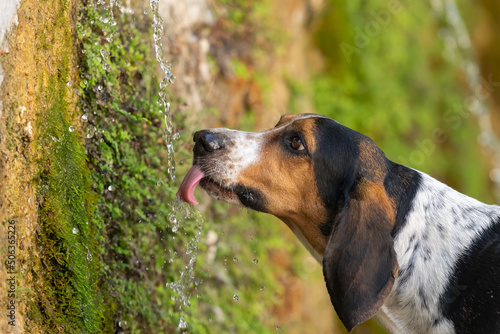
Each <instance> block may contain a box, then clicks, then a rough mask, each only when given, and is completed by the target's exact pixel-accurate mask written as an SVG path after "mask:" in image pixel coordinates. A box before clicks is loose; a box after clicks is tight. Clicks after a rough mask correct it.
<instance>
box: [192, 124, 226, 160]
mask: <svg viewBox="0 0 500 334" xmlns="http://www.w3.org/2000/svg"><path fill="white" fill-rule="evenodd" d="M193 141H194V142H195V145H194V152H195V153H196V154H198V155H205V154H209V153H212V152H215V151H218V150H221V149H223V148H224V146H225V145H224V140H223V138H221V136H220V135H218V134H217V133H214V132H211V131H210V130H201V131H197V132H195V133H194V136H193Z"/></svg>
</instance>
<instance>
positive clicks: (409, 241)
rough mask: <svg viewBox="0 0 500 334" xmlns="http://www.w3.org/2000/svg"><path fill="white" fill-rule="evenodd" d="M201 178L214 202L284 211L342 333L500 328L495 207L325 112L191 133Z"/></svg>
mask: <svg viewBox="0 0 500 334" xmlns="http://www.w3.org/2000/svg"><path fill="white" fill-rule="evenodd" d="M194 142H195V145H194V149H193V153H194V154H193V167H192V168H191V169H190V170H189V172H188V173H187V175H186V177H185V179H184V180H183V182H182V184H181V186H180V188H179V191H178V194H177V196H178V198H179V199H181V200H184V201H186V202H188V203H191V204H195V205H197V204H198V203H197V202H196V199H195V197H194V190H195V188H196V186H197V185H198V184H199V185H200V186H201V187H202V188H203V189H204V190H205V191H206V192H208V194H210V195H211V196H213V197H215V198H216V199H218V200H222V201H226V202H229V203H235V204H238V205H243V206H244V207H247V208H250V209H253V210H257V211H261V212H265V213H270V214H272V215H274V216H276V217H278V218H279V219H280V220H282V221H283V222H284V223H285V224H286V225H287V226H288V227H289V228H290V229H291V230H292V231H293V233H294V234H295V235H296V236H297V237H298V239H299V240H300V241H301V242H302V243H303V244H304V246H305V247H306V248H307V249H308V250H309V251H310V253H311V254H312V255H313V256H314V257H315V258H316V259H317V260H318V261H319V262H320V263H322V264H323V274H324V279H325V282H326V287H327V290H328V293H329V295H330V299H331V302H332V304H333V306H334V308H335V311H336V312H337V314H338V316H339V318H340V320H341V321H342V323H343V324H344V325H345V327H346V328H347V330H348V331H352V329H353V328H354V327H355V326H357V325H358V324H360V323H362V322H364V321H366V320H368V319H370V318H372V317H375V318H376V320H377V321H378V322H379V323H380V324H381V325H382V326H383V327H384V328H385V329H386V330H387V331H389V332H390V333H404V334H410V333H417V334H422V333H436V334H437V333H439V334H447V333H500V223H499V219H500V207H499V206H495V205H487V204H483V203H481V202H479V201H477V200H475V199H473V198H470V197H467V196H465V195H463V194H461V193H459V192H457V191H455V190H453V189H452V188H450V187H448V186H446V185H445V184H443V183H441V182H439V181H437V180H435V179H433V178H432V177H430V176H428V175H427V174H424V173H422V172H419V171H417V170H414V169H411V168H409V167H405V166H403V165H400V164H397V163H394V162H392V161H390V160H389V159H387V158H386V156H385V154H384V153H383V152H382V150H381V149H380V148H379V147H378V146H377V145H376V144H375V143H374V142H373V141H372V140H371V139H370V138H368V137H366V136H365V135H363V134H361V133H359V132H356V131H354V130H351V129H349V128H347V127H345V126H343V125H341V124H340V123H338V122H336V121H335V120H332V119H330V118H327V117H324V116H321V115H315V114H302V115H289V114H287V115H283V116H282V117H281V119H280V121H279V122H278V124H277V125H276V126H275V127H274V128H272V129H270V130H267V131H264V132H260V133H248V132H242V131H236V130H229V129H209V130H202V131H198V132H196V133H195V134H194Z"/></svg>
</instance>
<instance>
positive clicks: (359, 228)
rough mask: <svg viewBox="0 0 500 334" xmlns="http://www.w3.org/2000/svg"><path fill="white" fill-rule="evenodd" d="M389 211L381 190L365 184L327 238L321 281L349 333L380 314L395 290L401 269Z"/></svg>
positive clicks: (391, 215)
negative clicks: (394, 285)
mask: <svg viewBox="0 0 500 334" xmlns="http://www.w3.org/2000/svg"><path fill="white" fill-rule="evenodd" d="M393 211H394V210H393V207H392V205H391V202H390V200H389V198H388V196H387V194H386V193H385V191H384V190H383V188H382V187H381V186H379V185H378V184H376V183H374V182H369V181H365V182H364V183H363V184H361V185H358V186H357V188H356V189H355V191H353V192H352V193H351V195H350V199H349V200H348V201H347V202H346V205H345V207H344V208H343V211H342V212H341V213H340V215H339V217H338V218H337V221H336V222H335V224H334V227H333V229H332V232H331V234H330V238H329V240H328V244H327V246H326V250H325V253H324V256H323V275H324V278H325V282H326V286H327V289H328V293H329V294H330V299H331V301H332V304H333V306H334V307H335V310H336V312H337V315H338V316H339V318H340V320H341V321H342V322H343V323H344V325H345V326H346V328H347V330H348V331H351V330H352V329H353V328H354V327H355V326H356V325H358V324H360V323H362V322H364V321H366V320H368V319H369V318H371V317H373V316H374V315H375V314H376V313H377V312H378V310H379V309H380V308H381V307H382V305H383V304H384V302H385V300H386V298H387V296H388V295H389V293H390V291H391V289H392V286H393V284H394V280H395V278H396V276H397V273H398V269H399V266H398V262H397V258H396V253H395V251H394V248H393V239H392V237H391V230H392V223H393V220H394V213H393Z"/></svg>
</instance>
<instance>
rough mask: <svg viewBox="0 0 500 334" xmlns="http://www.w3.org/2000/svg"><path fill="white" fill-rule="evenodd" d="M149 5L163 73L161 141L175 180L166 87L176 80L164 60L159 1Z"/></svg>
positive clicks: (160, 98) (171, 178)
mask: <svg viewBox="0 0 500 334" xmlns="http://www.w3.org/2000/svg"><path fill="white" fill-rule="evenodd" d="M149 5H150V7H151V10H152V12H153V39H154V45H155V52H156V60H157V61H158V64H159V65H160V67H161V70H162V71H163V74H164V77H163V79H162V81H161V83H160V92H159V93H158V94H159V101H158V103H159V104H161V105H162V106H163V110H164V117H165V132H164V133H163V140H164V141H165V144H166V145H167V154H168V166H167V172H168V175H169V177H170V180H172V181H174V180H175V161H174V145H173V143H174V124H173V122H172V115H171V113H170V101H168V98H167V86H168V85H169V84H171V83H173V82H174V80H175V79H176V78H175V76H174V75H173V73H172V64H170V62H169V61H168V60H167V59H166V58H165V54H164V52H163V46H162V41H161V38H162V36H163V20H162V18H161V16H160V14H159V5H160V0H150V2H149Z"/></svg>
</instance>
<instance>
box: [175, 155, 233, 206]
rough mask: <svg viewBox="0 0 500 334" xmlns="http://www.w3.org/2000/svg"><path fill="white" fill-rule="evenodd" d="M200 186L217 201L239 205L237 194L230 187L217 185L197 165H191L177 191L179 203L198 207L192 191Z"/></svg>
mask: <svg viewBox="0 0 500 334" xmlns="http://www.w3.org/2000/svg"><path fill="white" fill-rule="evenodd" d="M198 185H200V186H201V187H202V188H203V189H204V190H205V191H206V192H207V193H208V194H209V195H210V196H212V197H214V198H216V199H217V200H222V201H225V202H229V203H237V204H239V203H240V201H239V198H238V195H237V193H236V192H235V191H234V189H233V188H231V187H225V186H223V185H222V184H220V183H217V182H216V181H214V180H213V178H212V177H211V176H209V175H206V174H205V173H204V172H203V171H202V170H201V168H200V166H198V165H193V167H191V169H190V170H189V171H188V173H187V174H186V176H185V177H184V179H183V180H182V183H181V185H180V187H179V190H178V191H177V198H178V199H180V200H181V201H184V202H187V203H190V204H193V205H198V204H199V203H198V201H196V197H195V195H194V191H195V190H196V188H197V187H198Z"/></svg>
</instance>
